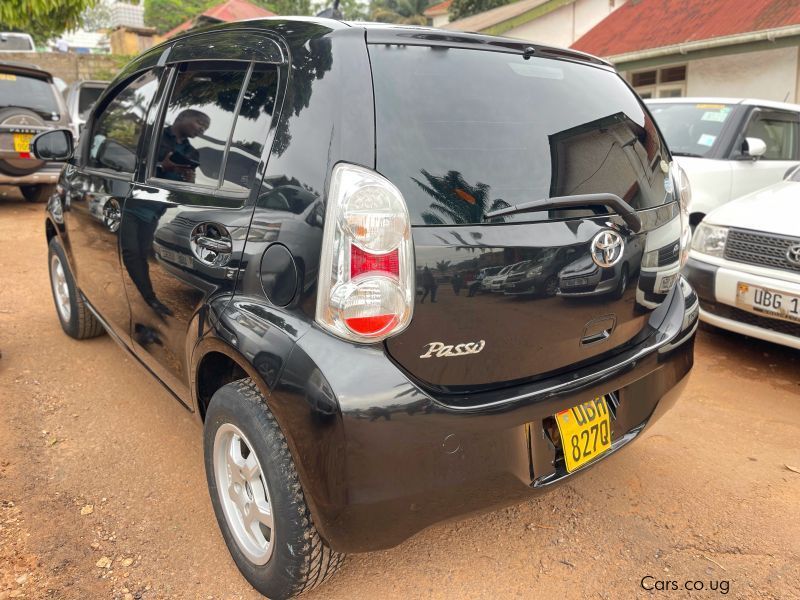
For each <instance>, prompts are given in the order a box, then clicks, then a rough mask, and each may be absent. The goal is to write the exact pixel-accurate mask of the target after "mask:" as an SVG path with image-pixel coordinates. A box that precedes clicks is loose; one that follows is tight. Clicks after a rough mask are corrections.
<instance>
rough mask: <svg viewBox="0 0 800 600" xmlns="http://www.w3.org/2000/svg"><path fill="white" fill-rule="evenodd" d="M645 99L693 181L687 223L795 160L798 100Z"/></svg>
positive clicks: (772, 179)
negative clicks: (796, 101)
mask: <svg viewBox="0 0 800 600" xmlns="http://www.w3.org/2000/svg"><path fill="white" fill-rule="evenodd" d="M646 102H647V105H648V107H649V108H650V110H651V111H652V113H653V116H654V117H655V120H656V123H657V124H658V126H659V128H660V129H661V131H662V133H663V134H664V137H665V138H666V140H667V144H668V145H669V148H670V151H671V152H672V155H673V156H675V157H676V160H677V162H678V164H680V166H681V167H683V169H684V171H686V174H687V175H688V177H689V181H690V182H691V184H692V201H691V203H690V204H689V212H690V222H691V224H692V227H695V226H696V225H697V223H699V222H700V221H701V220H702V218H703V217H704V216H705V215H707V214H708V213H709V212H711V211H712V210H714V209H715V208H717V207H718V206H721V205H722V204H725V203H726V202H728V201H730V200H733V199H734V198H738V197H739V196H743V195H745V194H749V193H750V192H753V191H755V190H758V189H761V188H763V187H766V186H768V185H772V184H773V183H777V182H779V181H781V180H782V179H783V178H784V177H786V175H787V174H788V173H789V172H790V171H791V170H792V169H794V167H796V166H797V165H798V164H800V105H797V104H785V103H781V102H769V101H767V100H742V99H738V100H735V99H730V98H664V99H658V100H646Z"/></svg>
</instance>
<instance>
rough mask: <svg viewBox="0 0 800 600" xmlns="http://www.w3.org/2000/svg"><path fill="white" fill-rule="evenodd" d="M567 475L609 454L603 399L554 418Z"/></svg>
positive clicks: (607, 423)
mask: <svg viewBox="0 0 800 600" xmlns="http://www.w3.org/2000/svg"><path fill="white" fill-rule="evenodd" d="M556 424H557V425H558V432H559V434H560V435H561V447H562V448H563V450H564V460H565V461H566V463H567V472H569V473H572V472H573V471H575V470H576V469H580V468H581V467H582V466H583V465H585V464H586V463H589V462H591V461H593V460H594V459H595V458H597V457H598V456H600V455H601V454H603V453H605V452H608V451H609V450H611V419H610V417H609V412H608V404H607V402H606V398H605V396H603V397H600V398H595V399H594V400H590V401H588V402H584V403H583V404H579V405H578V406H573V407H572V408H568V409H567V410H562V411H561V412H560V413H558V414H557V415H556Z"/></svg>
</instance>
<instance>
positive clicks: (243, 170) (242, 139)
mask: <svg viewBox="0 0 800 600" xmlns="http://www.w3.org/2000/svg"><path fill="white" fill-rule="evenodd" d="M277 90H278V70H277V68H276V67H274V66H272V65H256V68H255V70H254V71H253V73H252V75H251V76H250V82H249V83H248V85H247V91H246V92H245V94H244V97H243V98H242V107H241V109H240V110H239V116H238V117H237V119H236V127H235V128H234V130H233V136H231V146H230V152H229V154H228V159H227V163H226V166H225V177H224V178H223V181H222V187H223V189H228V190H234V191H244V190H249V189H250V187H251V186H252V184H253V180H254V178H255V174H256V168H257V167H258V162H259V160H260V159H261V153H262V151H263V150H264V142H265V140H266V138H267V132H268V131H269V125H270V120H271V119H272V114H273V112H274V110H275V94H276V93H277Z"/></svg>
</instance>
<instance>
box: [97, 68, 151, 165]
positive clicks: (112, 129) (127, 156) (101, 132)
mask: <svg viewBox="0 0 800 600" xmlns="http://www.w3.org/2000/svg"><path fill="white" fill-rule="evenodd" d="M158 79H159V73H158V72H156V71H148V72H146V73H144V74H143V75H140V76H139V77H137V78H136V79H134V80H133V81H132V82H131V83H129V84H128V85H126V86H125V87H124V88H123V89H122V90H121V91H120V92H119V93H118V94H117V95H116V96H115V97H114V99H113V100H111V101H110V102H109V103H108V104H106V106H105V108H104V109H103V110H102V111H101V112H100V113H98V115H97V117H96V118H95V120H94V125H93V127H92V138H91V143H90V145H89V158H88V163H87V166H88V167H89V168H94V169H110V170H112V171H118V172H120V173H124V174H127V175H132V174H133V172H134V170H135V168H136V150H137V148H138V146H139V139H140V138H141V136H142V131H143V130H144V125H145V120H146V116H147V111H148V109H149V108H150V103H151V102H152V101H153V97H154V96H155V94H156V91H157V90H158Z"/></svg>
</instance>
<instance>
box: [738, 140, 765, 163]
mask: <svg viewBox="0 0 800 600" xmlns="http://www.w3.org/2000/svg"><path fill="white" fill-rule="evenodd" d="M766 152H767V144H766V143H765V142H764V140H762V139H761V138H754V137H749V138H745V140H744V144H742V154H743V155H744V156H749V157H750V158H753V159H758V158H761V157H762V156H764V154H765V153H766Z"/></svg>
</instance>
